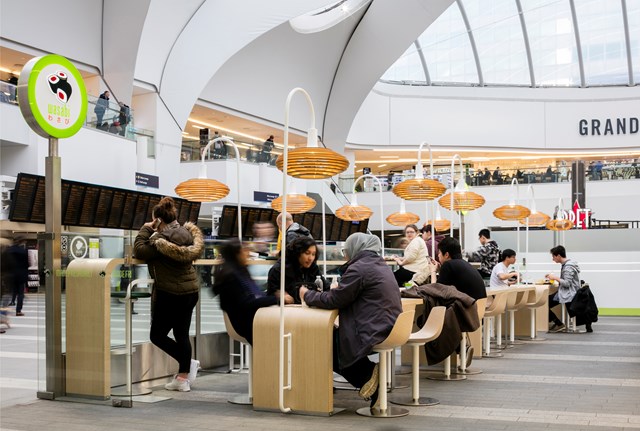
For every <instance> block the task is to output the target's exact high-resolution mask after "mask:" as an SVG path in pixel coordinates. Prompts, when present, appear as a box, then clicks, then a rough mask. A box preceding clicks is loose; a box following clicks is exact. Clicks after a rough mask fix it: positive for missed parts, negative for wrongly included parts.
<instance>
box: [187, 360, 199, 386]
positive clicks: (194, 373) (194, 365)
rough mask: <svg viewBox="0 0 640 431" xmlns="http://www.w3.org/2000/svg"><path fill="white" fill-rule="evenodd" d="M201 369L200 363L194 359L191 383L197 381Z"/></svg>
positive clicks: (190, 376)
mask: <svg viewBox="0 0 640 431" xmlns="http://www.w3.org/2000/svg"><path fill="white" fill-rule="evenodd" d="M199 369H200V361H196V360H195V359H192V360H191V365H190V366H189V381H190V382H191V383H193V382H195V381H196V377H197V376H198V370H199Z"/></svg>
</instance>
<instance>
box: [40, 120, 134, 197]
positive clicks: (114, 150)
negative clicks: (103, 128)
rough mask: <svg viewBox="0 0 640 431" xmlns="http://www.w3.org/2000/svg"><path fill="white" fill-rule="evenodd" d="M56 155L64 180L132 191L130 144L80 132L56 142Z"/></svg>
mask: <svg viewBox="0 0 640 431" xmlns="http://www.w3.org/2000/svg"><path fill="white" fill-rule="evenodd" d="M59 153H60V158H61V161H62V178H64V179H65V180H72V181H82V182H86V183H91V184H100V185H104V186H110V187H118V188H123V189H130V190H133V189H135V176H134V175H135V171H136V144H135V142H133V141H130V140H128V139H124V138H118V137H115V136H113V135H111V134H109V133H103V132H99V131H96V130H92V129H86V128H82V129H80V131H79V132H78V133H77V134H76V135H75V136H73V137H71V138H68V139H61V140H60V141H59ZM41 175H43V174H41Z"/></svg>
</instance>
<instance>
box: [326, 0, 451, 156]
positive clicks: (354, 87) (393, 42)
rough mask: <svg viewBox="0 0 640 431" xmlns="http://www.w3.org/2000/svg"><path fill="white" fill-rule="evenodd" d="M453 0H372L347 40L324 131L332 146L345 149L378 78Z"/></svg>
mask: <svg viewBox="0 0 640 431" xmlns="http://www.w3.org/2000/svg"><path fill="white" fill-rule="evenodd" d="M452 3H453V1H452V0H432V1H429V2H424V1H420V0H404V1H401V2H392V1H374V2H372V3H371V5H370V6H369V9H368V10H367V13H366V14H365V16H364V17H363V19H362V20H361V21H360V22H359V23H358V27H357V28H356V29H355V31H354V33H353V35H352V36H351V38H350V39H349V44H348V45H347V47H346V48H345V50H344V53H343V55H342V58H341V60H340V65H339V66H338V69H337V70H336V73H335V78H334V82H333V85H332V87H331V95H330V97H329V101H328V103H327V108H326V117H325V128H324V130H323V133H322V134H323V136H324V138H325V143H326V144H327V145H328V146H329V147H331V148H334V149H336V150H341V149H342V148H343V146H344V141H345V139H346V138H347V136H348V134H349V129H350V128H351V125H352V122H353V119H354V117H355V116H356V114H357V112H358V110H359V109H360V106H361V105H362V102H363V101H364V100H365V98H366V97H367V94H369V92H370V91H371V89H372V88H373V87H374V86H375V84H376V82H377V80H378V79H379V78H380V77H381V76H382V75H383V74H384V72H385V71H386V70H387V69H388V68H389V67H390V66H391V65H392V64H393V63H394V62H395V61H396V60H397V59H398V57H400V56H401V55H402V53H404V52H405V51H406V49H407V47H409V46H410V45H411V44H412V43H413V42H414V41H415V40H416V39H417V38H418V36H420V34H422V32H423V31H424V30H425V29H426V28H427V27H428V26H429V25H430V24H431V23H432V22H433V21H435V20H436V18H438V16H440V14H441V13H442V12H444V11H445V10H446V9H447V8H448V7H449V6H450V5H451V4H452ZM384 29H389V31H384Z"/></svg>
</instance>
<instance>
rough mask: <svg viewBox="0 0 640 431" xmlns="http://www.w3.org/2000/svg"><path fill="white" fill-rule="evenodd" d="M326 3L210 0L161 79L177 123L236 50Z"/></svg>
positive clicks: (177, 46)
mask: <svg viewBox="0 0 640 431" xmlns="http://www.w3.org/2000/svg"><path fill="white" fill-rule="evenodd" d="M326 3H327V2H326V0H307V1H304V2H298V1H295V2H292V1H287V0H271V1H262V0H252V1H242V2H239V1H233V2H231V1H222V0H217V1H214V0H208V1H206V2H205V3H204V4H203V5H202V6H200V7H199V8H198V10H197V11H196V12H195V14H194V15H193V16H192V17H191V19H190V21H189V22H188V24H187V25H186V26H185V28H184V29H183V31H182V32H181V33H180V35H179V36H178V39H177V40H176V42H175V44H174V45H173V48H172V49H171V52H170V53H169V56H168V59H167V62H166V65H165V67H164V71H163V73H162V77H161V81H160V97H161V98H162V99H163V101H164V103H165V105H166V106H167V108H168V109H169V111H170V112H171V114H172V116H173V118H174V119H175V121H176V123H177V124H178V126H179V127H183V126H184V124H185V123H186V121H187V118H188V117H189V113H190V112H191V108H192V106H193V104H194V103H195V102H196V100H197V99H198V97H199V96H200V93H201V92H202V90H203V89H204V87H205V86H206V85H207V83H208V82H209V80H210V79H211V77H212V76H213V75H214V74H215V73H216V72H217V71H218V69H219V68H220V67H221V66H222V65H223V64H224V63H225V62H227V61H228V60H229V59H230V58H231V57H232V56H233V55H234V54H235V53H237V52H238V51H240V50H241V49H243V48H244V47H245V46H246V45H247V44H249V43H250V42H252V41H253V40H255V39H256V38H258V37H260V36H262V35H263V34H265V33H266V32H268V31H269V30H271V29H273V28H275V27H277V26H278V25H280V24H282V23H284V22H286V21H288V20H289V19H291V18H293V17H295V16H298V15H300V14H302V13H305V12H307V11H309V10H313V9H316V8H318V7H320V6H322V5H323V4H326ZM282 44H283V45H282V46H280V47H278V48H277V49H286V41H282ZM271 49H274V48H273V47H271ZM257 66H258V65H256V67H257Z"/></svg>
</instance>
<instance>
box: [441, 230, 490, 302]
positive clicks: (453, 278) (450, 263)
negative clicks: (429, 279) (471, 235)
mask: <svg viewBox="0 0 640 431" xmlns="http://www.w3.org/2000/svg"><path fill="white" fill-rule="evenodd" d="M438 258H439V259H440V273H439V274H438V283H440V284H448V285H451V286H455V287H456V289H458V290H459V291H460V292H464V293H466V294H467V295H469V296H470V297H472V298H474V299H480V298H486V297H487V290H486V288H485V287H484V281H483V280H482V277H481V276H480V273H479V272H478V271H476V270H475V269H474V268H473V266H471V265H470V264H469V262H467V261H465V260H463V259H462V251H461V249H460V243H459V242H458V240H457V239H455V238H451V237H447V238H444V239H443V240H442V241H440V243H439V244H438Z"/></svg>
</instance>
